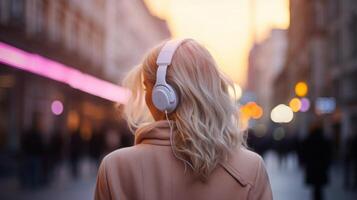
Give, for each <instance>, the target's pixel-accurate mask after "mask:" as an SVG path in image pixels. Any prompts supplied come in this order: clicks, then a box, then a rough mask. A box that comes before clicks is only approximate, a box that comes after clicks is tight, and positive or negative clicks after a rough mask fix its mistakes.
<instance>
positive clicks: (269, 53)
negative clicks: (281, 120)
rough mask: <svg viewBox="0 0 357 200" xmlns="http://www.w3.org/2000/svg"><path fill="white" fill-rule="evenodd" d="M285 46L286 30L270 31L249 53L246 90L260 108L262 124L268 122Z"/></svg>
mask: <svg viewBox="0 0 357 200" xmlns="http://www.w3.org/2000/svg"><path fill="white" fill-rule="evenodd" d="M286 46H287V41H286V30H282V29H272V30H271V32H270V35H269V36H268V37H267V38H266V39H265V40H263V41H262V42H260V43H256V44H254V46H253V48H252V49H251V51H250V53H249V66H248V82H247V87H246V90H247V91H249V92H251V93H253V94H254V96H255V97H256V102H257V103H258V104H259V105H261V106H262V108H263V111H264V114H263V117H262V120H261V121H262V122H263V123H267V122H269V120H270V117H269V116H270V110H271V109H272V106H273V105H272V102H271V99H272V95H273V94H274V93H273V91H274V86H273V81H274V78H275V77H276V76H277V74H278V73H280V71H281V70H282V68H283V64H284V58H285V55H286V53H285V52H286Z"/></svg>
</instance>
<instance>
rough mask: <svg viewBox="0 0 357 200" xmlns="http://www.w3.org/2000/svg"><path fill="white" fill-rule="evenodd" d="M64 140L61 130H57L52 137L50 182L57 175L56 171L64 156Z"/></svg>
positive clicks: (50, 146)
mask: <svg viewBox="0 0 357 200" xmlns="http://www.w3.org/2000/svg"><path fill="white" fill-rule="evenodd" d="M63 146H64V138H63V135H62V133H61V131H60V130H58V129H55V130H54V131H53V133H52V135H51V138H50V142H49V147H48V155H49V175H48V178H49V181H51V180H52V179H53V178H54V176H55V175H56V171H57V169H58V167H59V165H60V163H61V160H62V156H63Z"/></svg>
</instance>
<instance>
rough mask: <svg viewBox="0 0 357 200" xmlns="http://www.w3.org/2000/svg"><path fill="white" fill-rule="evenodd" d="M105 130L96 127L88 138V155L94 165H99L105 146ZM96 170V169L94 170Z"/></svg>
mask: <svg viewBox="0 0 357 200" xmlns="http://www.w3.org/2000/svg"><path fill="white" fill-rule="evenodd" d="M104 132H105V130H104V128H99V127H97V128H96V129H95V130H94V131H93V134H92V137H91V138H90V140H89V157H90V158H91V160H92V162H93V163H94V165H95V167H96V168H97V167H99V163H100V159H101V156H102V155H103V153H104V148H105V135H104V134H105V133H104ZM95 171H97V170H95Z"/></svg>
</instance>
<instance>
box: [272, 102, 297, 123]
mask: <svg viewBox="0 0 357 200" xmlns="http://www.w3.org/2000/svg"><path fill="white" fill-rule="evenodd" d="M293 117H294V113H293V111H292V110H291V108H290V107H289V106H287V105H284V104H279V105H277V106H276V107H275V108H273V110H272V111H271V113H270V118H271V120H272V121H273V122H275V123H289V122H291V120H293Z"/></svg>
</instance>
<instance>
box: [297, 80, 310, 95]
mask: <svg viewBox="0 0 357 200" xmlns="http://www.w3.org/2000/svg"><path fill="white" fill-rule="evenodd" d="M307 92H308V87H307V84H306V83H305V82H298V83H297V84H296V85H295V93H296V95H298V96H299V97H304V96H306V94H307Z"/></svg>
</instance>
